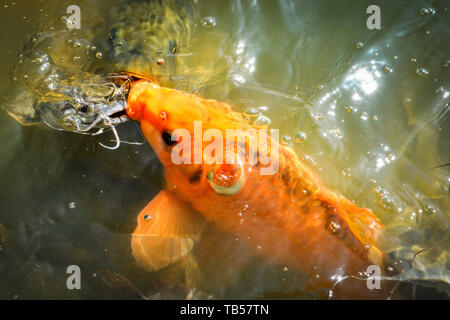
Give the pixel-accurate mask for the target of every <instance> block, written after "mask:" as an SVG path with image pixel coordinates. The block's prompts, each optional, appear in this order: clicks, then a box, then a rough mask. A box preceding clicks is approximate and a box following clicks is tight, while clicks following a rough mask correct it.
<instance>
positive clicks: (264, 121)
mask: <svg viewBox="0 0 450 320" xmlns="http://www.w3.org/2000/svg"><path fill="white" fill-rule="evenodd" d="M270 123H271V120H270V119H269V118H268V117H266V116H263V115H259V116H258V118H256V120H255V122H254V123H253V127H255V128H257V129H266V128H268V127H269V126H270Z"/></svg>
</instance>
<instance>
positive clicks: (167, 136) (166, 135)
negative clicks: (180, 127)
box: [162, 131, 178, 146]
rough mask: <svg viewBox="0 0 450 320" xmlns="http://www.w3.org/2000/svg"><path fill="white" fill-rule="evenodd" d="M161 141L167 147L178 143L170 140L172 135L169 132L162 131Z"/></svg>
mask: <svg viewBox="0 0 450 320" xmlns="http://www.w3.org/2000/svg"><path fill="white" fill-rule="evenodd" d="M162 139H163V141H164V143H165V144H167V145H168V146H173V145H174V144H176V143H178V141H174V140H172V134H171V133H170V131H164V132H163V133H162Z"/></svg>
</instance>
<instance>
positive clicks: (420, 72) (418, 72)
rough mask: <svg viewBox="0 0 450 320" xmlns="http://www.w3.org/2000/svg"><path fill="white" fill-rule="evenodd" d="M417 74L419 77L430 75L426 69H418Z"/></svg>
mask: <svg viewBox="0 0 450 320" xmlns="http://www.w3.org/2000/svg"><path fill="white" fill-rule="evenodd" d="M416 73H417V74H418V75H419V76H422V77H424V76H426V75H428V70H427V69H425V68H417V69H416Z"/></svg>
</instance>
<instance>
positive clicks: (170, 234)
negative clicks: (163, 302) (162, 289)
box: [131, 191, 204, 271]
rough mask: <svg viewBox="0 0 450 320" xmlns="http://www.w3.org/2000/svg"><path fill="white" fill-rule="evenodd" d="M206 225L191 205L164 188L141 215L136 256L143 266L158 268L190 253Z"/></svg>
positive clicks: (134, 245) (135, 241) (134, 243)
mask: <svg viewBox="0 0 450 320" xmlns="http://www.w3.org/2000/svg"><path fill="white" fill-rule="evenodd" d="M203 226H204V221H203V220H202V219H201V218H200V216H199V215H198V214H197V213H196V212H195V211H194V210H193V209H192V208H191V207H190V205H189V204H187V203H184V202H182V201H180V200H178V199H177V198H176V197H175V196H174V195H172V194H171V193H170V192H169V191H161V192H160V193H159V194H158V195H157V196H156V197H155V198H154V199H153V200H152V201H150V203H149V204H148V205H147V206H146V207H145V208H144V209H143V210H142V211H141V213H140V214H139V216H138V225H137V227H136V230H135V231H134V232H133V235H132V242H131V247H132V251H133V256H134V258H135V259H136V262H137V263H138V264H139V265H140V266H142V267H144V268H146V269H147V270H149V271H157V270H159V269H161V268H164V267H166V266H168V265H170V264H172V263H174V262H176V261H178V260H179V259H180V258H182V257H184V256H186V255H187V254H188V253H189V252H190V251H191V250H192V248H193V247H194V245H195V243H196V242H197V241H198V240H199V239H200V234H201V232H202V229H203Z"/></svg>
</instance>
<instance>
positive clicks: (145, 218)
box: [144, 214, 152, 221]
mask: <svg viewBox="0 0 450 320" xmlns="http://www.w3.org/2000/svg"><path fill="white" fill-rule="evenodd" d="M151 219H152V217H151V216H150V215H148V214H146V215H145V216H144V220H145V221H150V220H151Z"/></svg>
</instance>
